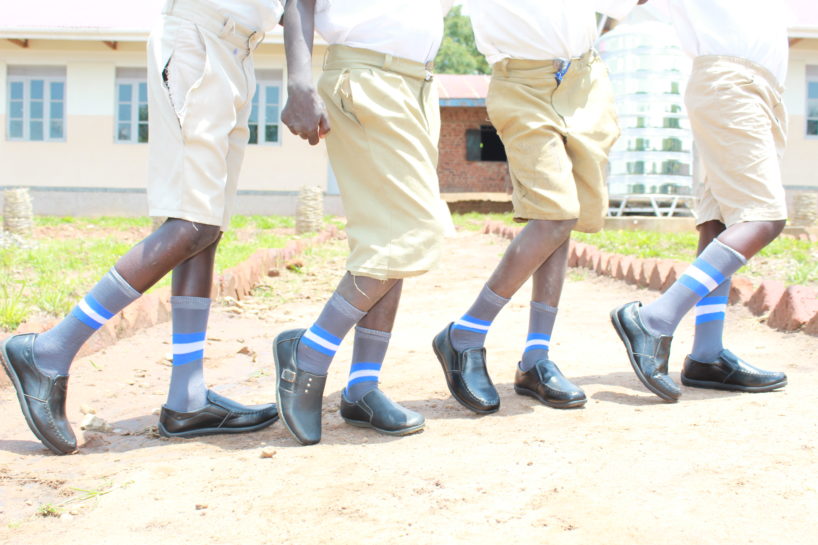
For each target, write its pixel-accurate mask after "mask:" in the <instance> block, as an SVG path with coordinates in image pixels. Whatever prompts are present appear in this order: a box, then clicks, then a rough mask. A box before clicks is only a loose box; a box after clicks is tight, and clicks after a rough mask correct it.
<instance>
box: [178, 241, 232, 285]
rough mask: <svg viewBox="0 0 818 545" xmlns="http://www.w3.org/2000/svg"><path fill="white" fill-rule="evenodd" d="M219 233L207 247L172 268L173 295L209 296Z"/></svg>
mask: <svg viewBox="0 0 818 545" xmlns="http://www.w3.org/2000/svg"><path fill="white" fill-rule="evenodd" d="M220 240H221V233H220V234H219V236H218V238H216V240H215V241H214V242H213V243H212V244H211V245H210V246H208V247H207V248H205V249H204V250H202V251H201V252H199V253H198V254H196V255H194V256H193V257H190V258H188V259H187V260H185V261H183V262H182V263H180V264H179V265H177V266H176V267H175V268H174V269H173V285H172V288H171V290H172V293H173V295H179V296H187V297H210V292H211V289H212V287H213V269H214V265H215V264H216V249H217V248H218V247H219V241H220Z"/></svg>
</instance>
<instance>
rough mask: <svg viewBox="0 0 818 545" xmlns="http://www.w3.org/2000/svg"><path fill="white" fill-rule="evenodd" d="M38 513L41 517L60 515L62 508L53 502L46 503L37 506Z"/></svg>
mask: <svg viewBox="0 0 818 545" xmlns="http://www.w3.org/2000/svg"><path fill="white" fill-rule="evenodd" d="M37 515H39V516H41V517H59V516H60V515H62V509H61V508H60V507H58V506H57V505H54V504H53V503H44V504H42V505H41V506H40V507H38V508H37Z"/></svg>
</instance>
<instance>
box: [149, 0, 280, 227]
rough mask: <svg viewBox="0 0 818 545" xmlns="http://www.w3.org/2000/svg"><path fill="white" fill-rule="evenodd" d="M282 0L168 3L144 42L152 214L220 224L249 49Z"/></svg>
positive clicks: (249, 70)
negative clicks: (146, 41)
mask: <svg viewBox="0 0 818 545" xmlns="http://www.w3.org/2000/svg"><path fill="white" fill-rule="evenodd" d="M283 11H284V5H283V2H282V1H281V0H168V2H167V3H166V5H165V8H164V10H163V13H162V18H161V20H160V21H159V23H158V24H157V26H156V27H155V28H154V30H153V32H152V33H151V36H150V39H149V41H148V104H149V108H150V117H149V130H150V138H151V146H150V156H149V183H148V204H149V210H150V215H151V216H166V217H172V218H180V219H184V220H188V221H193V222H197V223H204V224H208V225H219V226H221V228H222V230H224V229H226V228H227V225H228V224H229V222H230V216H231V213H232V211H233V204H234V200H235V195H236V187H237V183H238V177H239V170H240V168H241V163H242V159H243V157H244V150H245V148H246V146H247V142H248V140H249V134H250V133H249V128H248V120H249V118H250V112H251V108H252V98H253V94H254V93H255V87H256V79H255V72H254V67H253V57H252V54H253V51H254V50H255V48H256V47H257V46H258V44H259V43H261V41H262V39H263V38H264V34H265V33H266V32H268V31H269V30H271V29H272V28H273V27H274V26H275V25H276V24H278V21H279V20H280V18H281V15H282V13H283Z"/></svg>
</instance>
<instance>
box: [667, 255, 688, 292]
mask: <svg viewBox="0 0 818 545" xmlns="http://www.w3.org/2000/svg"><path fill="white" fill-rule="evenodd" d="M687 267H688V264H687V263H683V262H681V261H675V260H674V261H673V265H671V267H670V270H669V271H668V273H667V278H665V283H664V284H662V293H664V292H666V291H667V290H668V288H670V286H672V285H673V284H674V283H675V282H676V281H677V280H678V279H679V278H681V276H682V275H683V274H684V273H685V271H686V270H687Z"/></svg>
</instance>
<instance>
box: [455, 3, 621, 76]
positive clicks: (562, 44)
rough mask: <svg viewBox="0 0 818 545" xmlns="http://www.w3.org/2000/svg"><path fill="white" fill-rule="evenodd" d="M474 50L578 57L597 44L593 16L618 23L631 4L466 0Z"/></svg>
mask: <svg viewBox="0 0 818 545" xmlns="http://www.w3.org/2000/svg"><path fill="white" fill-rule="evenodd" d="M467 1H468V9H469V16H470V17H471V20H472V26H473V27H474V38H475V42H476V43H477V48H478V49H479V50H480V52H481V53H483V54H484V55H485V56H486V60H487V61H488V62H489V64H494V63H496V62H498V61H501V60H503V59H506V58H512V59H527V60H547V59H556V58H564V59H570V58H572V57H578V56H580V55H582V54H583V53H585V52H586V51H588V50H589V49H591V48H592V47H593V45H594V42H595V41H596V39H597V37H598V36H597V23H596V16H595V13H596V12H600V13H604V14H605V15H608V16H610V17H613V18H614V19H622V18H623V17H624V16H625V15H627V13H628V12H629V11H630V10H631V8H633V7H634V6H635V5H636V0H467Z"/></svg>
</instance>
